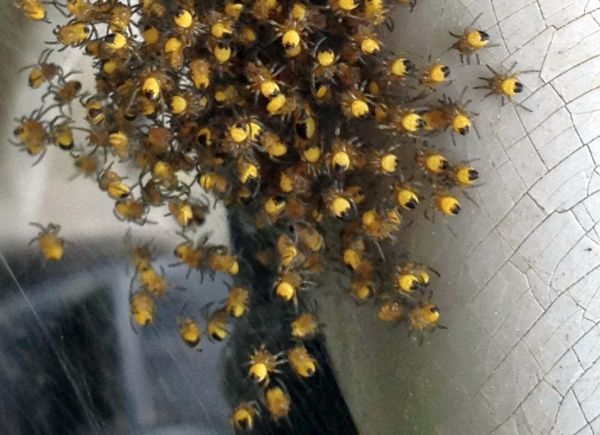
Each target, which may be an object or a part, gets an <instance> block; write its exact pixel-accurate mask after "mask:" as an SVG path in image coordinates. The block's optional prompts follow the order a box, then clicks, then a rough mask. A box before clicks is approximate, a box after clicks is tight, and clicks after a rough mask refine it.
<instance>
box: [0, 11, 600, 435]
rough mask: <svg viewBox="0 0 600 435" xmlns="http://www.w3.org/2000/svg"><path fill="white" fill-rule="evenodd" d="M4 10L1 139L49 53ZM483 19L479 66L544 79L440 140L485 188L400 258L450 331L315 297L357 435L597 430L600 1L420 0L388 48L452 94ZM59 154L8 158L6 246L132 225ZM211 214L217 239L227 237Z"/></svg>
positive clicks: (1, 154) (463, 79) (334, 295)
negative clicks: (31, 66)
mask: <svg viewBox="0 0 600 435" xmlns="http://www.w3.org/2000/svg"><path fill="white" fill-rule="evenodd" d="M2 3H3V4H2V5H1V6H0V8H2V9H1V14H2V20H3V27H2V28H1V30H0V31H1V32H2V39H0V40H1V41H2V42H1V44H2V46H3V47H2V48H3V50H2V51H3V56H5V59H6V61H5V62H3V63H2V65H1V66H0V78H1V79H2V84H3V86H2V89H1V90H0V95H1V96H2V101H3V102H4V103H5V104H3V107H2V125H1V126H0V129H1V133H2V135H1V136H0V137H3V138H4V137H6V134H7V132H10V131H11V130H12V124H11V123H10V119H11V118H12V116H13V114H14V112H15V109H19V110H17V112H23V111H25V112H26V111H27V106H26V103H27V101H28V99H30V98H31V96H30V94H26V93H25V92H24V91H25V86H24V82H25V78H24V77H23V76H22V77H21V78H22V80H21V81H20V82H19V83H20V84H19V86H20V87H19V86H5V84H6V83H11V84H12V83H14V77H15V73H16V70H17V69H18V67H19V66H20V65H23V64H26V63H28V62H30V61H34V60H35V59H36V57H37V54H36V53H37V52H38V51H39V49H40V45H39V42H35V41H37V40H38V39H37V38H38V36H36V34H35V33H31V32H27V31H26V29H27V27H25V25H24V24H23V23H24V21H23V20H20V19H14V18H13V17H14V16H16V14H15V13H14V12H13V10H12V9H11V8H10V7H9V6H10V5H8V6H7V4H8V3H10V2H8V1H3V2H2ZM480 12H483V16H482V17H481V20H480V24H481V26H482V27H484V28H486V29H489V32H490V33H491V35H492V37H493V39H494V40H495V41H498V42H499V43H500V47H498V48H495V49H493V50H490V51H488V52H486V53H485V54H482V61H483V63H490V64H491V65H493V66H499V65H500V64H503V65H505V66H510V65H512V63H514V61H518V67H517V68H518V69H532V68H533V69H539V70H541V73H540V74H533V75H528V76H524V77H523V78H524V81H525V83H526V85H527V89H526V91H525V92H524V98H525V99H524V101H523V103H524V104H526V105H527V106H528V107H530V108H531V109H533V110H534V111H533V113H527V112H525V111H523V110H521V109H516V108H515V107H514V106H512V105H506V106H504V107H500V103H499V101H498V100H496V99H493V98H490V99H487V100H485V101H480V100H481V97H482V96H483V93H481V92H477V91H472V90H470V91H469V93H468V97H469V98H473V99H474V103H473V109H474V110H475V111H477V112H479V113H480V116H479V117H478V118H477V128H478V130H479V133H480V135H481V136H482V138H483V139H482V140H478V139H477V137H476V135H474V134H471V135H470V136H469V137H468V138H467V140H463V139H462V138H458V139H457V146H456V147H453V146H452V144H451V141H450V140H449V138H447V137H445V138H440V140H439V141H438V145H439V146H440V147H443V148H445V149H447V150H448V153H449V154H450V155H451V156H452V157H454V158H458V159H477V161H476V162H475V164H476V166H477V167H478V168H479V169H480V170H481V174H482V179H483V182H484V184H482V185H481V186H480V187H478V188H477V189H476V190H474V191H473V192H472V196H473V197H474V198H475V200H476V202H477V206H475V205H473V204H470V203H469V202H468V201H465V203H464V211H463V213H462V215H461V216H460V217H459V218H458V219H454V220H452V221H448V222H446V221H444V220H443V219H438V220H437V221H436V224H435V225H433V224H430V223H429V222H426V221H423V222H421V223H420V224H419V225H415V226H413V227H412V228H411V231H410V234H408V235H407V237H406V240H404V241H403V244H401V245H400V246H399V249H401V250H403V251H404V250H406V251H410V252H412V253H414V255H415V257H416V259H418V260H420V261H423V262H427V263H429V264H431V266H433V267H434V268H435V269H436V270H438V271H439V272H440V273H441V275H442V278H441V279H437V280H436V281H435V282H434V284H433V285H434V286H435V288H436V295H435V297H436V299H435V300H436V301H437V303H438V304H439V306H440V308H441V310H442V315H443V323H444V324H445V325H446V326H448V328H449V329H448V330H447V331H437V332H436V333H435V334H434V335H432V336H430V337H428V339H427V340H426V342H425V343H424V344H423V346H419V345H417V344H415V343H413V342H410V341H409V340H408V338H407V337H406V333H405V331H404V330H403V329H402V328H394V329H391V330H390V329H389V327H387V326H385V325H382V324H381V323H379V322H378V320H377V319H376V318H375V314H374V312H373V310H372V309H371V308H366V307H359V308H356V307H355V306H354V304H353V303H352V302H351V301H350V299H349V298H348V297H347V296H346V295H345V294H344V292H343V291H342V290H341V289H336V288H333V289H323V291H321V292H319V307H320V314H321V315H322V316H323V317H324V321H325V323H326V333H327V339H328V346H329V349H330V351H331V354H332V359H333V364H334V366H335V368H336V369H337V372H338V374H339V380H340V382H341V385H342V389H343V390H344V392H345V395H346V397H347V400H348V403H349V405H350V407H351V409H352V412H353V414H354V417H355V420H356V422H357V424H358V425H359V427H360V429H361V432H362V433H364V434H396V433H410V434H412V433H414V434H421V433H437V434H462V433H465V434H490V433H494V434H548V433H552V434H576V433H580V434H585V435H589V434H595V433H600V418H599V416H600V363H599V362H598V357H600V326H599V322H600V294H599V293H600V292H599V290H600V271H598V265H600V246H599V243H600V235H599V234H598V233H597V230H596V226H597V223H598V222H599V221H600V183H599V181H600V177H599V173H598V172H597V165H598V163H600V162H598V159H600V130H599V129H598V125H599V123H600V60H599V59H600V3H599V1H598V0H547V1H544V0H538V1H531V0H525V1H518V2H517V1H513V0H474V1H470V2H469V1H465V2H459V1H455V0H446V1H436V0H420V2H419V5H418V7H417V8H416V10H415V11H414V13H413V14H412V15H407V14H405V13H397V16H398V21H397V23H396V33H395V34H394V35H392V36H391V37H390V38H389V40H390V43H394V44H396V43H398V44H400V45H401V48H402V49H403V50H405V51H406V52H407V53H408V54H409V55H411V56H414V57H416V58H417V59H418V58H419V57H420V59H421V60H422V61H423V62H425V61H426V59H427V56H428V55H432V56H433V57H434V58H435V57H437V56H440V57H442V58H443V59H444V60H447V61H449V62H450V64H451V66H452V67H453V77H454V82H453V84H452V85H451V86H450V87H449V88H448V89H447V91H446V92H447V93H448V94H449V95H453V96H457V95H458V94H459V93H460V91H461V90H462V88H463V87H464V86H465V85H466V84H468V85H470V86H473V85H475V83H476V82H477V81H476V80H475V77H477V76H479V75H482V73H485V70H484V67H483V66H476V65H473V66H471V67H462V66H460V65H459V64H458V59H457V56H456V54H455V53H446V52H445V50H446V48H447V47H448V46H449V45H450V44H451V39H450V37H449V36H448V35H447V31H448V30H453V31H460V29H461V28H462V27H463V26H464V25H466V24H468V23H469V22H470V21H471V19H472V17H473V16H475V15H477V14H478V13H480ZM4 20H6V21H4ZM49 29H50V27H49V26H47V27H46V29H45V31H46V32H47V31H49ZM406 29H410V31H408V32H407V31H405V30H406ZM400 35H402V36H400ZM23 47H26V50H23ZM52 151H53V152H55V155H52V153H49V155H48V156H46V161H45V162H43V164H41V165H39V166H36V167H35V168H34V169H33V170H31V169H30V168H29V165H30V162H31V160H30V159H29V158H28V156H26V155H25V154H20V155H18V156H16V157H15V152H14V150H13V149H12V148H10V147H8V146H7V145H5V146H3V147H1V148H0V171H1V176H2V183H0V200H1V203H2V204H3V206H2V207H1V210H0V220H1V222H2V231H1V238H0V246H1V247H2V248H7V247H9V246H11V247H12V246H15V245H16V246H20V245H21V243H22V241H23V240H25V239H29V238H30V237H31V235H30V234H29V233H28V231H27V229H24V228H23V227H24V223H26V222H28V221H31V220H42V219H41V218H40V216H44V219H43V221H44V222H48V221H57V222H61V224H63V227H64V231H65V236H66V237H70V238H71V239H72V240H75V241H76V242H77V243H85V240H86V239H87V240H89V239H93V238H95V237H98V236H99V235H103V236H105V237H106V235H107V234H122V231H123V229H125V228H126V226H125V225H122V224H116V223H115V221H114V219H113V218H112V216H111V212H110V207H111V206H110V202H109V201H108V200H107V199H106V198H105V197H104V195H102V194H101V193H100V192H98V191H97V189H95V188H94V187H93V186H92V185H91V182H85V183H83V182H79V183H68V184H67V183H66V182H65V180H66V179H67V178H68V176H69V175H71V173H72V172H71V170H70V169H69V167H63V166H57V165H60V163H59V162H60V161H62V160H63V159H60V158H58V154H59V153H60V152H59V151H58V150H52ZM54 168H59V169H54ZM24 174H27V175H26V177H22V175H24ZM26 192H30V193H31V192H33V194H30V196H27V195H26ZM40 198H44V200H43V201H42V200H40ZM57 201H60V202H61V207H60V208H59V207H54V206H53V205H52V204H54V203H56V202H57ZM92 210H93V213H91V211H92ZM90 216H92V217H90ZM219 216H222V214H220V215H219V214H213V215H211V217H212V218H214V220H213V221H212V222H213V223H212V224H211V226H212V227H213V228H216V229H215V232H216V233H218V234H224V237H226V234H225V233H226V232H225V231H224V224H223V220H222V219H219V218H218V217H219ZM115 225H116V226H117V227H118V228H115ZM151 230H152V231H153V232H156V228H153V229H151ZM221 230H223V231H221Z"/></svg>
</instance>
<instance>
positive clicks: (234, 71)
mask: <svg viewBox="0 0 600 435" xmlns="http://www.w3.org/2000/svg"><path fill="white" fill-rule="evenodd" d="M414 3H415V2H414V1H411V0H388V1H384V0H323V1H319V0H311V1H307V0H217V1H202V2H201V1H194V0H177V1H167V0H142V1H141V2H139V4H136V5H135V6H133V5H131V4H129V3H123V2H120V1H118V0H107V1H95V2H89V1H86V0H67V3H66V4H64V5H63V4H59V3H57V2H53V5H54V6H55V7H56V9H58V11H59V12H60V13H61V14H62V15H64V17H65V22H64V23H63V24H61V25H59V26H57V27H56V28H55V30H54V35H55V39H56V42H55V43H56V44H57V48H58V49H60V50H63V49H66V48H79V49H81V50H82V52H83V53H84V54H85V55H87V56H90V57H91V58H92V59H93V65H94V71H95V89H90V90H83V89H82V86H81V83H80V82H79V81H77V80H75V79H74V78H73V76H74V74H73V73H72V72H70V73H67V72H66V71H63V69H62V68H61V67H60V66H59V65H57V64H55V63H52V62H51V60H50V57H51V55H52V51H51V50H49V49H48V50H46V51H44V52H43V53H42V55H41V56H40V59H39V62H38V63H37V64H36V65H33V66H31V67H29V70H30V72H29V84H30V86H31V87H32V88H34V89H37V88H41V87H44V86H45V87H46V89H47V91H46V93H45V95H44V97H43V98H42V100H43V101H47V100H48V99H51V100H52V102H51V103H46V104H43V107H42V108H40V109H39V110H37V111H35V112H34V113H32V114H31V115H29V116H25V117H23V118H21V119H19V120H18V123H19V126H18V127H17V129H16V130H15V136H16V139H17V142H16V145H18V146H19V147H21V148H23V149H24V150H26V151H27V152H28V153H29V154H30V155H32V156H37V157H38V158H40V159H41V157H43V155H44V153H45V152H46V150H47V148H48V147H50V146H52V145H57V146H58V147H59V148H60V149H61V150H64V151H65V155H66V156H71V157H72V158H73V159H74V163H75V166H76V168H77V169H78V170H79V171H80V172H81V173H83V174H84V175H86V176H90V177H91V176H93V177H96V179H97V182H98V186H99V187H100V189H102V190H103V191H105V192H106V193H107V194H108V195H109V196H110V197H111V198H112V199H114V200H115V205H114V212H115V216H116V217H117V218H118V219H120V220H122V221H127V222H130V223H132V224H138V225H144V224H148V223H151V222H149V220H148V212H149V210H150V209H151V208H163V209H164V211H165V213H167V215H170V216H171V217H169V219H174V220H175V221H176V222H177V224H178V225H179V226H180V229H181V231H180V232H179V236H181V237H182V238H180V239H179V243H177V242H175V243H174V246H173V248H174V254H175V256H176V257H177V261H178V262H179V264H181V265H184V266H185V267H187V268H188V269H189V271H198V272H200V273H204V272H205V271H206V272H209V273H211V274H214V273H216V272H222V273H226V274H229V275H231V277H232V282H233V284H231V287H230V290H229V297H228V299H227V300H226V301H225V303H224V304H223V305H218V304H216V305H215V304H213V305H210V306H206V307H204V310H203V311H204V320H203V322H202V323H203V324H204V326H202V325H201V322H200V320H199V319H196V318H193V317H189V316H185V315H183V314H182V316H181V318H179V319H178V323H179V328H180V331H179V332H180V336H181V338H182V340H183V341H184V342H185V343H186V344H187V345H189V346H190V347H191V348H194V349H198V348H199V347H200V342H201V338H202V336H203V334H204V333H206V334H207V335H208V336H209V338H210V339H211V340H214V341H222V340H224V339H226V338H227V337H228V335H229V333H230V331H229V329H228V327H229V323H230V322H231V321H232V319H233V320H235V319H239V318H242V317H244V316H246V314H247V313H248V312H249V310H251V309H252V308H251V306H252V304H251V302H252V301H253V297H252V295H253V292H256V291H257V289H253V288H252V285H251V283H249V282H244V280H242V279H240V278H239V277H240V276H243V267H244V263H243V262H240V261H238V257H237V255H236V253H235V252H233V251H232V250H231V249H228V248H227V247H224V246H214V245H211V244H210V243H209V242H208V240H207V239H206V238H203V239H200V240H198V238H199V236H195V235H194V234H195V233H196V231H197V230H198V229H199V228H200V227H201V226H202V224H203V222H204V220H205V217H206V214H207V213H209V211H210V204H209V203H208V202H207V201H206V199H203V196H202V195H198V194H196V193H195V192H194V191H193V189H192V188H193V187H194V186H198V185H199V186H200V187H202V189H204V191H206V192H208V193H210V194H211V195H212V196H213V197H214V198H216V200H219V201H223V203H224V204H225V205H226V206H227V207H228V208H229V209H230V210H237V212H241V213H243V214H244V215H245V216H248V217H250V218H251V220H252V222H253V224H254V225H255V226H256V228H258V229H260V230H265V229H266V230H268V231H269V233H270V234H272V235H273V244H272V246H271V247H268V248H267V249H258V248H256V249H255V248H254V247H252V246H248V247H246V248H245V255H252V256H255V257H256V258H255V259H256V260H257V261H258V262H259V263H260V264H262V265H263V266H264V267H266V268H268V269H270V270H272V271H273V273H274V276H275V278H274V280H273V284H272V289H271V290H270V293H271V295H272V297H273V298H274V299H275V300H280V304H281V307H282V310H288V311H289V312H290V313H292V320H291V324H290V330H289V336H290V343H294V344H292V345H290V347H289V348H285V349H269V348H267V347H266V346H265V345H261V346H260V347H258V348H253V349H249V350H248V366H247V367H249V368H248V382H251V383H255V384H256V389H255V391H256V394H257V397H258V398H259V401H260V402H261V403H262V406H263V407H264V408H265V409H266V410H267V411H268V412H269V413H270V415H271V417H272V418H273V419H275V420H278V419H281V418H285V417H286V416H287V413H288V411H289V409H290V406H291V402H290V398H289V395H288V393H287V392H286V388H285V386H284V385H283V383H282V382H273V378H277V376H278V374H279V373H280V372H281V371H283V370H285V367H287V368H288V369H287V370H289V371H291V372H293V373H296V374H297V375H298V376H299V377H301V378H309V377H311V376H312V375H313V374H314V373H315V371H317V370H318V364H317V362H316V360H315V359H314V358H313V357H312V356H311V354H310V353H309V351H308V350H307V348H306V347H305V345H304V344H303V343H306V342H307V341H310V340H311V339H312V338H313V337H315V336H316V335H317V334H319V323H318V320H317V317H316V313H314V312H313V311H311V310H305V309H304V307H306V304H303V303H301V302H302V299H303V298H305V297H306V296H305V295H306V292H307V291H309V290H310V288H311V287H313V286H314V285H315V283H317V282H318V275H319V274H320V273H321V272H322V271H324V270H330V271H331V270H333V271H336V272H337V273H340V274H342V275H343V276H344V277H343V278H342V282H343V283H344V286H345V287H346V289H347V291H348V293H349V295H350V296H351V297H353V298H355V300H356V301H357V302H359V303H365V302H368V301H373V303H374V305H375V307H376V310H377V314H378V317H379V318H380V319H381V320H382V321H385V322H390V323H393V324H396V323H399V322H402V321H404V320H407V323H408V327H409V328H410V330H411V331H413V333H414V334H422V333H423V332H425V331H430V330H433V329H435V328H436V327H439V323H438V322H439V319H440V313H439V310H438V308H437V307H436V306H435V305H434V304H433V303H432V302H431V296H432V291H431V290H430V288H429V284H430V281H431V278H432V274H431V272H432V269H430V268H428V267H427V266H425V265H423V264H419V263H417V262H414V261H412V260H411V259H410V258H409V257H408V256H398V255H393V252H394V251H396V250H397V248H396V249H390V248H391V247H394V242H395V240H396V237H397V234H398V233H399V232H400V231H402V229H403V227H404V226H406V222H409V221H410V220H411V219H413V217H414V216H416V213H419V211H418V210H419V209H421V210H423V209H424V210H425V213H426V216H428V217H431V218H433V216H434V214H439V215H442V216H444V217H453V216H455V215H457V214H458V213H459V212H460V210H461V204H460V200H461V197H462V195H463V193H464V191H465V190H466V189H469V188H471V187H472V186H473V185H474V183H475V181H476V180H477V178H478V173H477V171H476V170H475V169H474V168H473V167H471V165H470V164H469V163H467V162H464V163H461V162H450V161H449V160H448V159H447V158H446V157H444V155H443V154H442V153H441V152H440V151H439V150H436V149H433V148H431V147H429V146H428V145H427V143H426V142H425V140H426V138H428V137H430V136H431V135H435V134H439V133H443V132H447V133H449V135H451V137H450V138H449V139H451V140H452V141H454V140H455V139H454V136H455V135H467V134H469V133H470V132H471V131H472V130H473V129H474V126H473V120H472V114H471V113H470V112H469V111H468V109H467V108H466V105H467V104H468V103H466V102H463V101H462V96H461V97H460V98H458V99H457V100H453V99H451V98H449V97H447V96H444V95H442V94H441V93H440V90H439V89H440V87H441V86H442V85H444V84H445V83H447V82H448V80H449V76H450V69H449V68H448V67H447V66H446V65H444V64H443V63H441V62H440V61H434V62H430V63H429V64H424V65H420V66H419V65H417V64H416V63H415V61H414V60H410V59H409V58H408V57H407V56H401V55H397V54H394V53H393V52H391V51H390V50H389V48H386V47H385V46H384V43H383V42H382V39H381V35H382V33H384V32H386V31H387V30H386V26H387V28H390V27H391V26H392V21H391V18H390V9H392V8H394V7H396V6H397V7H399V8H405V10H406V13H409V12H410V8H412V7H414V6H415V4H414ZM20 7H21V8H22V10H23V12H24V13H25V14H26V15H27V16H28V17H29V18H31V19H33V20H37V21H42V20H46V10H45V8H46V6H45V3H42V2H40V1H37V0H29V1H25V0H24V1H21V2H20ZM473 25H474V23H473V24H472V25H471V26H469V27H467V28H466V29H465V30H464V32H462V33H459V34H452V35H453V36H454V37H455V38H456V40H455V41H452V44H454V45H452V48H454V49H456V50H457V51H459V52H460V55H461V58H462V57H463V56H465V57H466V58H467V59H469V58H470V56H471V55H477V54H478V52H479V51H480V50H481V49H484V48H486V47H488V46H489V43H490V40H489V36H488V35H487V33H485V32H484V31H482V30H479V29H477V28H475V27H473ZM449 45H451V43H449ZM485 80H486V83H487V86H485V87H486V88H487V89H488V90H489V91H490V92H491V93H496V94H499V95H503V96H506V97H507V98H508V99H511V98H512V97H513V96H514V95H515V94H516V93H518V92H520V91H521V90H522V85H520V83H519V82H518V81H517V77H516V75H515V74H512V73H510V72H509V73H507V75H501V74H496V73H494V77H493V78H490V79H485ZM436 93H440V95H439V97H438V98H437V99H433V100H432V98H429V97H431V96H432V95H435V94H436ZM426 101H429V103H425V102H426ZM431 101H436V102H434V103H430V102H431ZM75 104H81V105H82V106H83V109H84V111H85V119H82V120H76V119H73V117H72V116H71V113H72V112H71V108H72V106H73V105H75ZM76 131H79V132H83V134H84V135H85V140H84V141H83V142H81V143H76V139H75V137H76V136H75V135H74V132H76ZM131 174H135V176H134V178H135V180H136V181H137V182H136V183H135V184H134V185H133V184H131V183H129V182H128V179H131ZM126 175H127V176H128V177H129V178H127V177H126ZM59 229H60V228H59V227H58V226H56V225H53V224H51V225H49V226H48V227H43V226H41V232H40V234H39V236H38V241H39V243H40V246H41V248H42V251H43V253H44V255H46V253H48V255H46V257H47V259H48V260H59V259H60V258H61V257H62V255H63V244H64V241H63V240H62V239H61V238H60V237H59V236H58V231H59ZM179 236H177V238H179ZM132 258H133V263H134V269H135V277H134V280H133V281H132V289H131V296H130V304H131V316H132V320H133V323H134V324H135V325H136V326H137V327H141V328H143V327H147V326H149V325H151V324H152V323H153V322H155V320H156V316H155V310H156V304H157V303H159V301H160V300H161V298H162V297H163V296H164V295H165V294H166V293H167V292H168V291H169V289H170V288H171V287H172V286H171V285H170V284H169V283H168V281H167V278H166V277H165V275H164V273H162V272H159V271H158V270H157V268H156V266H155V265H153V261H154V253H153V250H152V247H151V246H150V245H149V244H146V245H139V246H137V247H136V248H135V249H134V252H133V256H132ZM248 399H249V401H248V402H245V403H243V404H241V405H240V406H239V407H238V408H237V409H236V410H235V411H234V413H233V416H232V422H233V424H234V426H235V427H236V428H238V429H251V428H252V427H253V425H254V420H255V417H256V416H257V415H258V414H259V409H260V406H259V405H258V403H256V402H253V401H251V400H252V398H248Z"/></svg>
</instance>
